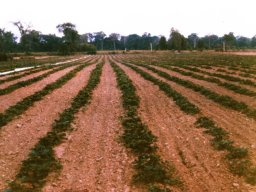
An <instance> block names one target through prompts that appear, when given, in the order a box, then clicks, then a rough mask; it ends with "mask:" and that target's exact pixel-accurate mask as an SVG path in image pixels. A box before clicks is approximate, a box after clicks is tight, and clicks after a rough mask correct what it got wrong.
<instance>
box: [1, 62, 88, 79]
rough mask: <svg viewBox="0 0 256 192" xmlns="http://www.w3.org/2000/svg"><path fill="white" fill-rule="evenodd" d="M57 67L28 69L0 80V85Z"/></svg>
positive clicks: (48, 66) (56, 66)
mask: <svg viewBox="0 0 256 192" xmlns="http://www.w3.org/2000/svg"><path fill="white" fill-rule="evenodd" d="M89 61H90V60H88V61H87V62H89ZM70 64H71V63H67V64H63V66H64V65H69V66H70ZM58 67H60V66H59V65H47V66H40V67H39V68H35V69H30V70H28V71H26V72H25V73H22V74H17V75H14V74H13V75H12V76H10V77H8V78H6V79H2V80H0V84H3V83H6V82H9V81H13V80H16V79H19V78H22V77H25V76H28V75H31V74H34V73H37V72H40V71H44V70H48V69H52V68H58Z"/></svg>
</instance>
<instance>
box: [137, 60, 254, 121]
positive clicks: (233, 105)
mask: <svg viewBox="0 0 256 192" xmlns="http://www.w3.org/2000/svg"><path fill="white" fill-rule="evenodd" d="M137 65H140V66H142V67H144V68H146V69H148V70H150V71H152V72H154V73H156V74H158V75H159V76H161V77H163V78H165V79H167V80H170V81H173V82H175V83H177V84H180V85H182V86H184V87H186V88H189V89H192V90H193V91H195V92H198V93H200V94H202V95H204V96H205V97H207V98H208V99H210V100H212V101H214V102H216V103H218V104H220V105H222V106H224V107H226V108H229V109H233V110H235V111H238V112H241V113H243V114H245V115H246V116H248V117H250V118H254V119H256V110H255V109H252V108H250V107H249V106H248V105H246V104H245V103H244V102H238V101H236V100H234V99H233V98H231V97H229V96H226V95H220V94H218V93H216V92H214V91H211V90H210V89H207V88H205V87H203V86H201V85H197V84H195V83H193V82H191V81H188V80H184V79H180V78H178V77H174V76H171V75H169V74H168V73H165V72H163V71H160V70H157V69H156V68H154V67H150V66H148V65H141V64H137Z"/></svg>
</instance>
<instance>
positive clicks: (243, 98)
mask: <svg viewBox="0 0 256 192" xmlns="http://www.w3.org/2000/svg"><path fill="white" fill-rule="evenodd" d="M152 67H154V68H156V69H158V70H161V71H164V72H166V73H168V74H169V75H171V76H174V77H178V78H180V79H184V80H189V81H192V82H193V83H195V84H197V85H201V86H204V87H205V88H207V89H210V90H212V91H214V92H216V93H218V94H221V95H227V96H230V97H232V98H233V99H235V100H237V101H240V102H244V103H246V104H247V105H248V106H250V107H252V108H256V99H255V97H249V96H246V95H241V94H238V93H235V92H233V91H230V90H228V89H226V88H224V87H221V86H218V85H216V84H215V83H211V82H208V81H203V80H199V79H195V78H193V77H188V76H185V75H181V74H179V73H177V72H174V71H171V70H168V69H165V68H161V67H156V66H152Z"/></svg>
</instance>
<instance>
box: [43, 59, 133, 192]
mask: <svg viewBox="0 0 256 192" xmlns="http://www.w3.org/2000/svg"><path fill="white" fill-rule="evenodd" d="M120 97H121V95H120V92H119V91H118V89H117V84H116V81H115V74H114V72H113V70H112V68H111V67H110V65H109V63H108V62H106V63H105V65H104V67H103V74H102V76H101V82H100V84H99V85H98V87H97V88H96V89H95V90H94V92H93V97H92V98H93V99H92V101H91V103H90V105H89V106H88V107H87V108H85V109H82V110H80V112H79V113H78V114H77V115H76V120H75V123H74V127H75V130H74V131H73V132H72V133H70V134H69V136H68V140H67V141H66V142H64V143H63V144H61V145H60V146H58V147H56V148H55V151H56V155H57V156H58V157H59V159H60V161H61V164H62V165H63V170H62V171H61V173H60V175H59V176H57V178H55V177H54V176H53V175H52V178H49V183H48V184H47V185H46V187H45V188H44V190H43V191H45V192H51V191H55V192H58V191H60V192H61V191H65V192H81V191H83V192H87V191H88V192H89V191H95V192H96V191H99V192H101V191H106V192H107V191H108V192H112V191H113V192H114V191H116V192H128V191H134V190H132V189H131V187H130V181H131V170H130V169H131V161H132V160H131V158H130V157H128V154H127V152H126V150H125V148H124V147H123V146H122V144H121V143H120V142H119V141H118V138H119V136H120V135H121V134H122V126H121V124H120V116H121V114H122V105H121V103H120V102H121V101H120Z"/></svg>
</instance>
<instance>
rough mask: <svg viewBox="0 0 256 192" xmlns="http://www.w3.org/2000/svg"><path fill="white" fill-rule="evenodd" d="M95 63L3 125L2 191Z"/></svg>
mask: <svg viewBox="0 0 256 192" xmlns="http://www.w3.org/2000/svg"><path fill="white" fill-rule="evenodd" d="M94 67H95V65H91V66H89V67H86V68H85V69H83V70H82V71H80V72H79V73H78V74H77V75H76V77H74V78H73V79H71V80H70V81H68V82H67V83H66V84H65V85H64V86H63V87H62V88H59V89H57V90H55V91H53V92H52V93H50V94H49V95H47V96H45V98H44V99H43V100H41V101H39V102H36V103H35V104H34V106H33V107H31V108H30V109H28V110H27V111H26V112H25V113H24V114H23V115H21V116H20V117H19V118H17V119H15V120H13V121H12V122H10V123H9V124H8V125H6V126H4V127H2V128H1V130H0V191H2V190H4V189H5V188H6V187H7V183H6V181H7V180H11V179H13V178H14V177H15V175H16V174H17V171H18V169H19V167H20V165H21V161H22V160H24V159H26V158H27V156H28V154H29V152H30V149H31V148H33V147H34V146H35V144H36V143H37V142H38V140H39V139H40V138H41V137H43V136H44V135H46V133H47V132H48V131H49V130H50V129H51V125H52V123H53V122H54V120H55V119H57V118H58V116H59V113H61V112H62V111H63V110H64V109H65V108H67V107H68V106H69V105H70V103H71V100H72V98H73V97H75V96H76V95H77V93H78V92H79V90H81V89H82V87H84V86H85V85H86V83H87V81H88V79H89V74H90V72H91V71H92V70H93V68H94ZM56 75H57V74H56ZM57 76H60V75H59V74H58V75H57ZM53 78H55V79H56V77H52V79H53ZM27 89H28V88H27Z"/></svg>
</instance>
